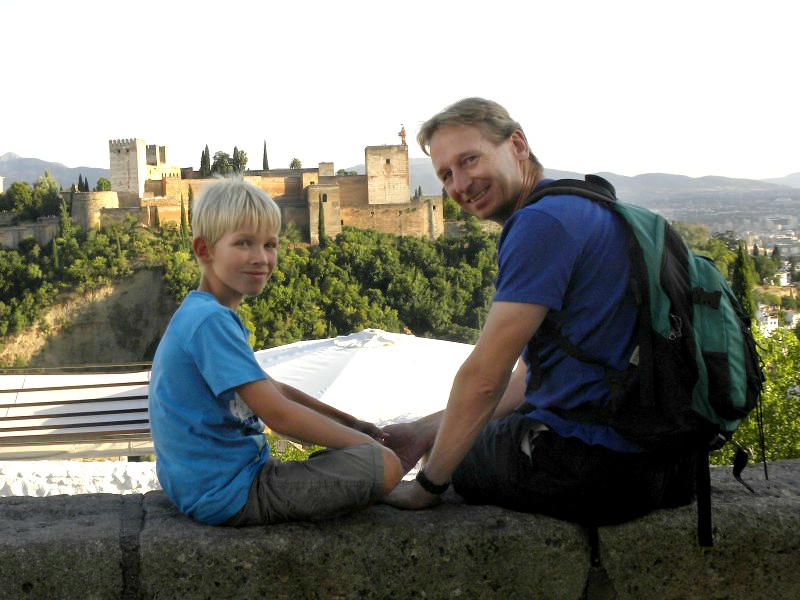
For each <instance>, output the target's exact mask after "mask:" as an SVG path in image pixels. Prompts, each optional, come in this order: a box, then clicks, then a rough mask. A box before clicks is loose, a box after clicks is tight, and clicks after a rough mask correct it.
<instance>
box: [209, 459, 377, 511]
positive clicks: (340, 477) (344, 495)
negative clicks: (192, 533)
mask: <svg viewBox="0 0 800 600" xmlns="http://www.w3.org/2000/svg"><path fill="white" fill-rule="evenodd" d="M382 495H383V452H382V450H381V447H380V446H379V445H378V444H364V445H361V446H354V447H351V448H342V449H341V450H323V451H321V452H318V453H316V454H313V455H312V456H311V457H310V458H308V459H307V460H293V461H280V460H277V459H275V458H272V457H270V458H269V459H267V462H266V463H264V466H263V467H261V470H260V471H259V472H258V475H256V478H255V481H253V485H252V486H250V492H249V494H248V496H247V502H246V503H245V505H244V508H242V509H241V510H240V511H239V512H238V513H236V514H235V515H234V516H233V517H231V518H230V519H228V520H227V521H225V523H223V524H224V525H227V526H231V527H242V526H245V525H269V524H272V523H284V522H286V521H314V520H321V519H328V518H331V517H335V516H338V515H341V514H345V513H348V512H352V511H354V510H357V509H360V508H365V507H367V506H369V505H370V504H372V503H373V502H375V501H377V500H378V499H379V498H380V497H381V496H382Z"/></svg>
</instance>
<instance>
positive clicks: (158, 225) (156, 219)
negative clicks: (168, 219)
mask: <svg viewBox="0 0 800 600" xmlns="http://www.w3.org/2000/svg"><path fill="white" fill-rule="evenodd" d="M153 227H155V228H156V229H160V228H161V218H160V217H159V216H158V207H157V206H156V207H155V213H154V214H153Z"/></svg>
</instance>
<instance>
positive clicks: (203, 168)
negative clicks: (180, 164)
mask: <svg viewBox="0 0 800 600" xmlns="http://www.w3.org/2000/svg"><path fill="white" fill-rule="evenodd" d="M200 177H202V178H203V179H206V178H208V177H211V154H210V153H209V151H208V144H206V148H205V150H203V153H202V154H201V155H200Z"/></svg>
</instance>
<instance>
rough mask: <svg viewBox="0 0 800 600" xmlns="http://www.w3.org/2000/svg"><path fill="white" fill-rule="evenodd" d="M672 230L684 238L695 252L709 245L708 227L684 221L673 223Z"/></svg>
mask: <svg viewBox="0 0 800 600" xmlns="http://www.w3.org/2000/svg"><path fill="white" fill-rule="evenodd" d="M670 225H672V228H673V229H674V230H675V231H676V232H677V233H678V235H680V236H681V238H683V241H684V242H685V243H686V245H687V246H689V248H691V249H693V250H695V249H699V248H702V247H703V246H705V245H706V244H707V243H708V238H709V233H708V227H706V226H705V225H700V224H693V223H684V222H682V221H672V223H670Z"/></svg>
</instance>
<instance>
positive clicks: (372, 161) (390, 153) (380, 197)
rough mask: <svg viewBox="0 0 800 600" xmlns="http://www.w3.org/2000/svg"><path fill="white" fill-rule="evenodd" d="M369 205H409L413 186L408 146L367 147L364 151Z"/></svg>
mask: <svg viewBox="0 0 800 600" xmlns="http://www.w3.org/2000/svg"><path fill="white" fill-rule="evenodd" d="M364 162H365V164H366V170H367V198H368V203H369V204H400V203H408V201H409V198H410V197H411V186H410V183H409V174H408V146H407V145H405V144H401V145H397V146H367V147H366V148H365V149H364Z"/></svg>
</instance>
